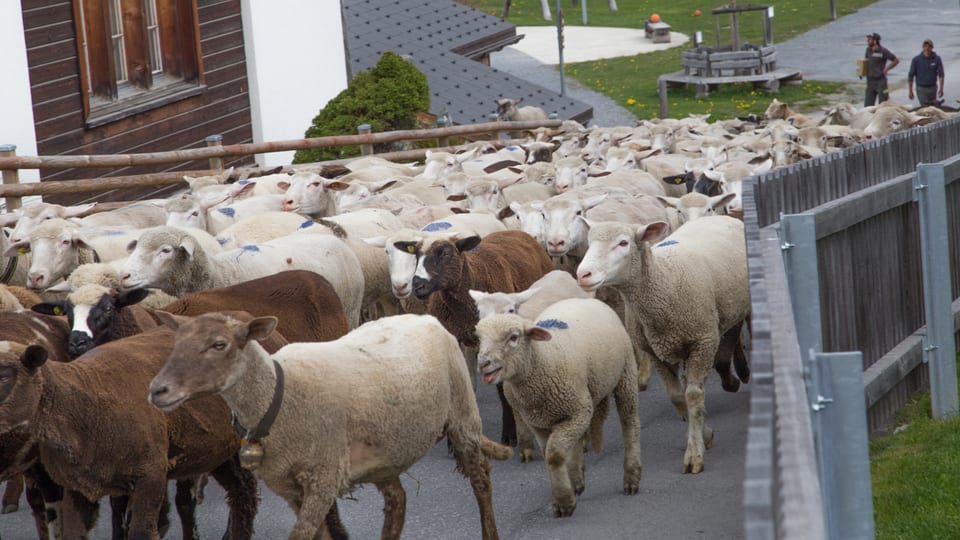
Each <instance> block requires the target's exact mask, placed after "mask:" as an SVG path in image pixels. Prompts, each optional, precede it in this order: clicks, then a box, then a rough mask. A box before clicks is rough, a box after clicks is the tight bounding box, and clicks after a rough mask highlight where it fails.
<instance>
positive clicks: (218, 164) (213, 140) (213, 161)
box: [205, 135, 223, 170]
mask: <svg viewBox="0 0 960 540" xmlns="http://www.w3.org/2000/svg"><path fill="white" fill-rule="evenodd" d="M205 140H206V141H207V146H223V135H209V136H207V138H206V139H205ZM210 168H211V169H215V170H223V158H222V157H212V158H210Z"/></svg>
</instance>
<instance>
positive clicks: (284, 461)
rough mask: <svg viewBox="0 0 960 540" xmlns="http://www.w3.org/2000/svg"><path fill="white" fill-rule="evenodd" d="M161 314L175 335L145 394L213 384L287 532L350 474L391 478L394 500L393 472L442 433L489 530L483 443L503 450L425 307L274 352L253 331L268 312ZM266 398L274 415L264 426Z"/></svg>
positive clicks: (346, 486)
mask: <svg viewBox="0 0 960 540" xmlns="http://www.w3.org/2000/svg"><path fill="white" fill-rule="evenodd" d="M161 317H162V318H164V319H165V322H166V324H168V325H171V326H174V327H178V328H177V334H176V346H175V348H174V350H173V351H172V352H171V353H170V355H169V359H168V360H167V362H166V365H165V366H164V367H163V369H162V370H161V371H160V373H158V374H157V376H156V378H155V379H154V380H153V382H152V383H151V386H150V401H151V402H152V403H153V404H154V405H156V406H157V407H159V408H161V409H162V410H165V411H175V410H177V408H178V407H181V406H183V405H189V403H190V401H189V400H191V399H193V398H195V397H196V396H198V395H205V394H209V393H218V394H220V395H221V396H223V398H224V399H225V400H226V401H227V403H229V406H230V409H231V410H233V411H234V413H235V414H236V418H237V422H238V423H239V424H240V425H241V426H244V427H245V429H247V430H249V431H248V438H247V440H248V441H252V442H254V443H256V444H257V445H258V446H257V447H252V448H260V449H261V450H262V453H261V455H260V458H259V459H256V458H254V459H253V460H252V461H253V463H255V466H256V469H255V470H256V473H257V475H258V476H259V477H260V478H262V479H263V480H264V482H265V483H266V484H267V486H268V487H269V488H270V489H271V490H273V491H274V492H276V493H277V494H278V495H280V496H281V497H283V498H284V499H285V500H286V501H287V502H288V503H289V504H290V506H291V508H293V510H294V511H295V512H296V514H297V522H296V525H295V526H294V529H293V530H292V531H291V533H290V538H292V539H298V540H310V539H313V538H315V537H316V535H317V534H318V532H319V530H320V528H321V525H322V523H323V517H324V515H325V514H327V511H328V510H329V509H330V508H331V506H332V505H333V504H334V503H335V500H336V497H338V496H340V495H344V494H346V493H349V492H350V491H351V490H352V489H354V487H356V486H357V485H358V484H362V483H374V484H376V485H377V486H378V487H379V488H380V489H381V490H383V489H384V488H386V487H388V486H394V487H395V488H396V489H397V490H399V491H398V493H396V496H397V497H399V500H397V501H395V503H396V504H399V505H404V504H405V502H404V501H405V496H404V495H403V488H402V486H400V484H399V478H398V475H400V474H401V473H403V472H404V471H405V470H407V469H408V468H409V467H410V466H411V465H413V464H414V463H416V462H417V461H418V460H419V459H420V458H421V457H422V456H423V455H424V454H426V452H427V451H429V450H430V448H432V447H433V446H434V445H435V444H436V442H437V441H438V440H439V439H440V438H442V437H443V436H444V435H446V436H447V437H449V439H450V441H451V445H452V447H453V450H454V457H455V458H456V460H457V468H458V470H460V471H461V472H462V473H463V474H464V475H465V476H467V477H468V478H469V479H470V483H471V486H472V487H473V491H474V494H475V496H476V498H477V503H478V505H479V508H480V520H481V526H482V534H483V538H485V539H494V538H497V530H496V523H495V520H494V515H493V502H492V489H491V486H490V477H489V467H490V466H489V463H488V462H487V457H486V456H485V453H489V455H491V456H496V457H497V458H499V459H509V457H510V450H509V448H505V447H502V446H499V445H497V444H496V443H493V442H492V441H489V440H487V439H486V438H484V437H483V435H482V432H481V425H480V413H479V411H478V410H477V405H476V398H475V396H474V394H473V390H472V388H471V385H470V378H469V376H468V375H467V372H466V365H465V362H464V359H463V356H462V354H461V352H460V349H459V347H458V344H457V342H456V340H455V339H454V338H453V336H451V335H450V334H449V333H448V332H446V331H445V330H444V329H443V327H442V326H441V325H440V324H439V323H438V322H437V321H436V319H434V318H433V317H429V316H421V315H400V316H396V317H385V318H382V319H378V320H376V321H372V322H369V323H366V324H364V325H362V326H360V327H359V328H357V329H356V330H354V331H352V332H351V333H350V334H348V335H347V336H345V337H343V338H341V339H339V340H337V341H333V342H328V343H296V344H291V345H288V346H286V347H284V348H282V349H280V350H279V351H277V352H276V353H275V354H273V355H269V354H268V353H267V352H266V351H265V350H264V349H263V347H261V346H260V344H259V343H257V340H259V339H262V338H263V337H264V336H266V335H267V334H269V332H270V331H271V330H272V329H273V327H274V326H275V325H276V319H275V318H274V317H261V318H257V319H253V320H252V321H250V322H247V323H244V322H241V321H237V320H235V319H233V318H231V317H228V316H223V315H220V314H207V315H202V316H200V317H197V318H196V319H194V320H192V321H187V322H182V323H181V322H180V321H178V320H176V319H174V318H173V317H172V316H163V315H162V316H161ZM411 344H416V345H415V346H411ZM280 381H282V386H281V383H280ZM280 388H282V393H281V392H280V390H279V389H280ZM278 395H279V396H281V397H280V398H279V401H278V400H277V396H278ZM274 403H279V406H278V407H277V408H274V406H271V404H274ZM269 410H273V411H275V416H273V417H272V418H271V419H270V420H271V421H267V422H266V424H267V425H266V426H264V423H265V421H264V417H265V416H266V415H267V414H268V412H267V411H269ZM264 433H268V434H264ZM385 495H386V494H385ZM401 508H402V506H401ZM384 527H385V528H384V530H383V537H384V538H398V537H399V536H400V533H401V530H402V527H403V520H402V518H401V520H400V521H399V523H396V522H394V523H385V525H384Z"/></svg>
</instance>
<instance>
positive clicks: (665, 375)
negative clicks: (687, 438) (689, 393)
mask: <svg viewBox="0 0 960 540" xmlns="http://www.w3.org/2000/svg"><path fill="white" fill-rule="evenodd" d="M653 367H654V368H656V370H657V373H659V374H660V379H661V380H662V381H663V385H664V386H665V387H666V389H667V395H669V396H670V403H673V408H674V409H676V410H677V413H678V414H679V415H680V418H682V419H683V420H686V419H687V400H686V398H684V396H683V388H682V387H681V386H680V377H679V375H678V374H677V365H676V364H668V363H666V362H664V361H662V360H660V359H658V358H654V362H653Z"/></svg>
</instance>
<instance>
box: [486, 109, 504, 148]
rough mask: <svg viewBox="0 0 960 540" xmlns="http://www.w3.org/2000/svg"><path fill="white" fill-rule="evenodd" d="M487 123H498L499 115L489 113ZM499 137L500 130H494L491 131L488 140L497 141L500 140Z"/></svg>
mask: <svg viewBox="0 0 960 540" xmlns="http://www.w3.org/2000/svg"><path fill="white" fill-rule="evenodd" d="M487 121H488V122H490V123H493V122H499V121H500V115H499V114H497V113H490V114H488V115H487ZM500 135H501V134H500V130H497V129H495V130H494V131H492V132H491V133H490V139H492V140H494V141H496V140H499V139H500Z"/></svg>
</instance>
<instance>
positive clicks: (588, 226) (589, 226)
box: [577, 215, 597, 231]
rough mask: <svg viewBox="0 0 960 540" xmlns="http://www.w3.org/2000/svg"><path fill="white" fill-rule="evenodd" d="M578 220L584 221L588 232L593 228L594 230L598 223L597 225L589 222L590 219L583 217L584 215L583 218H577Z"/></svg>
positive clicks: (594, 222)
mask: <svg viewBox="0 0 960 540" xmlns="http://www.w3.org/2000/svg"><path fill="white" fill-rule="evenodd" d="M577 218H578V219H580V221H582V222H583V224H584V225H586V226H587V230H588V231H589V230H590V229H591V228H593V226H594V225H596V223H597V222H596V221H592V220H589V219H587V218H585V217H583V216H582V215H581V216H577Z"/></svg>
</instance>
